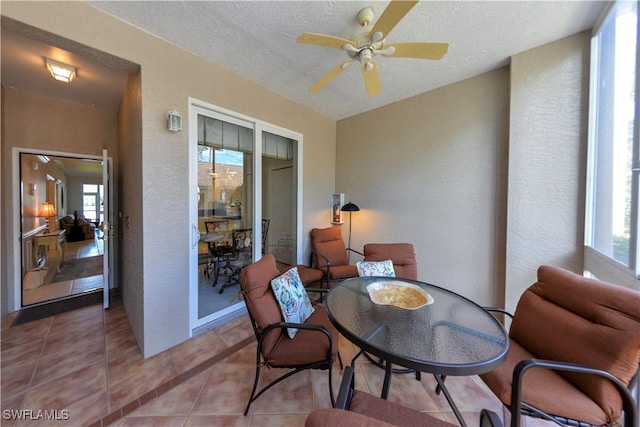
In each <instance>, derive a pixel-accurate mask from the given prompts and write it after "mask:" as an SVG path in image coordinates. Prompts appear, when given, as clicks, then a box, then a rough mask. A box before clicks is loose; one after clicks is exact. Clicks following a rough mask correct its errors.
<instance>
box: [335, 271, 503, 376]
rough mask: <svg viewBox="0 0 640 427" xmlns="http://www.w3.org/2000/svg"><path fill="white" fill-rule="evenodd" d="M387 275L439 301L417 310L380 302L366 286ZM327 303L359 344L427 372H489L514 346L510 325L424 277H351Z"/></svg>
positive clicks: (344, 331) (344, 330) (345, 332)
mask: <svg viewBox="0 0 640 427" xmlns="http://www.w3.org/2000/svg"><path fill="white" fill-rule="evenodd" d="M385 280H393V281H396V282H397V281H399V280H400V281H402V282H405V283H411V284H414V285H418V286H420V287H421V288H422V289H424V290H425V291H426V292H427V293H428V294H429V295H431V297H432V298H433V300H434V301H433V303H432V304H429V305H425V306H424V307H421V308H418V309H416V310H407V309H402V308H397V307H392V306H388V305H377V304H374V303H373V302H372V301H371V299H370V298H369V293H368V292H367V289H366V287H367V285H369V284H371V283H374V282H380V281H385ZM326 306H327V311H328V312H329V316H330V318H331V320H332V321H333V322H334V324H335V325H336V327H337V328H338V330H339V331H340V332H341V333H342V334H343V335H345V336H346V337H347V338H348V339H350V340H351V341H352V342H354V343H355V344H356V345H360V346H361V347H362V348H363V349H364V350H366V351H369V352H371V353H373V354H375V355H377V356H380V357H383V358H385V359H386V360H390V361H392V362H393V363H398V364H402V365H403V366H408V367H411V368H415V369H420V370H423V371H426V372H434V373H442V374H451V375H456V374H459V375H468V374H478V373H483V372H486V371H489V370H491V369H494V368H495V367H496V366H498V365H499V364H500V363H501V362H502V360H503V359H504V357H505V355H506V352H507V348H508V339H507V333H506V331H505V329H504V328H503V326H502V325H501V324H500V322H498V321H497V320H496V319H495V318H494V317H493V316H492V315H491V314H490V313H488V312H487V311H486V310H484V309H483V308H482V307H480V306H479V305H477V304H475V303H473V302H472V301H470V300H468V299H466V298H464V297H462V296H460V295H458V294H456V293H454V292H451V291H448V290H446V289H443V288H440V287H437V286H433V285H430V284H427V283H423V282H416V281H411V280H405V279H397V278H392V279H385V278H381V277H377V278H375V277H357V278H353V279H347V280H344V281H342V282H340V283H339V284H337V285H335V286H334V287H332V289H331V291H330V292H329V294H328V295H327V301H326ZM404 362H407V363H404Z"/></svg>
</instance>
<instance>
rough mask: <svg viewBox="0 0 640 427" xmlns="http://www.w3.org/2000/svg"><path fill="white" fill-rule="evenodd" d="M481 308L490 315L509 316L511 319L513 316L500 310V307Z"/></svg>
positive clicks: (502, 309)
mask: <svg viewBox="0 0 640 427" xmlns="http://www.w3.org/2000/svg"><path fill="white" fill-rule="evenodd" d="M482 308H484V309H485V310H487V311H488V312H490V313H502V314H504V315H505V316H509V317H510V318H512V319H513V314H511V313H510V312H508V311H507V310H505V309H504V308H500V307H482Z"/></svg>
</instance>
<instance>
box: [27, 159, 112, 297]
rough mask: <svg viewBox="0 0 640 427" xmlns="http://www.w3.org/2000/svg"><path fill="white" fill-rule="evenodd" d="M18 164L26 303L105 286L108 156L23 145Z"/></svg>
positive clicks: (80, 294) (99, 288) (91, 291)
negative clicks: (103, 226) (25, 149)
mask: <svg viewBox="0 0 640 427" xmlns="http://www.w3.org/2000/svg"><path fill="white" fill-rule="evenodd" d="M17 166H18V168H19V169H18V170H19V175H18V177H19V182H18V183H16V185H19V186H20V191H19V201H20V203H19V205H20V206H19V216H20V221H19V224H20V230H19V233H20V234H19V235H20V237H21V239H20V257H17V258H16V259H17V261H19V262H20V267H19V268H18V267H17V266H16V271H19V272H20V278H21V280H20V293H19V294H20V307H21V308H27V307H33V306H37V305H42V304H49V303H52V302H56V301H60V300H63V299H68V298H73V297H77V296H86V295H87V294H88V293H97V292H103V289H104V286H105V276H106V272H105V268H104V263H103V261H104V251H105V243H104V240H103V239H102V238H103V231H102V229H101V227H100V226H101V220H100V216H96V215H93V216H91V215H90V213H91V212H92V213H94V214H96V213H101V212H102V211H101V209H100V206H103V205H104V204H105V202H106V197H107V194H106V192H105V187H104V180H103V161H102V159H98V158H88V157H86V158H85V157H75V156H72V155H69V156H66V155H59V154H55V155H54V154H50V153H39V152H23V151H21V152H19V154H18V165H17ZM87 191H89V192H90V193H89V194H85V193H86V192H87ZM87 195H88V196H89V197H88V198H87ZM90 200H93V201H94V204H91V203H88V202H89V201H90ZM102 218H103V219H104V216H103V217H102ZM107 250H108V249H107ZM107 270H108V269H107Z"/></svg>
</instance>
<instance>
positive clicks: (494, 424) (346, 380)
mask: <svg viewBox="0 0 640 427" xmlns="http://www.w3.org/2000/svg"><path fill="white" fill-rule="evenodd" d="M354 393H355V374H354V369H353V366H352V365H347V366H346V367H345V368H344V374H343V376H342V381H341V382H340V390H339V391H338V397H337V398H336V403H335V405H333V408H334V409H343V410H345V411H348V410H349V408H350V406H351V399H352V398H353V395H354ZM359 393H364V392H359ZM480 427H503V423H502V420H501V419H500V417H499V416H498V414H496V413H495V412H493V411H489V410H487V409H482V410H481V411H480Z"/></svg>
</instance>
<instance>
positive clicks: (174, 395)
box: [131, 369, 211, 417]
mask: <svg viewBox="0 0 640 427" xmlns="http://www.w3.org/2000/svg"><path fill="white" fill-rule="evenodd" d="M210 373H211V370H210V369H208V370H206V371H204V372H201V373H199V374H198V375H195V376H193V377H192V378H190V379H189V380H187V381H185V382H183V383H182V384H180V385H178V386H177V387H176V388H174V389H172V390H169V391H168V392H166V393H164V394H162V395H160V396H158V397H156V398H155V399H153V400H151V401H150V402H148V403H146V404H145V405H143V406H142V407H140V408H138V409H136V410H135V411H134V412H132V413H131V415H132V416H136V417H141V416H142V417H148V416H167V415H181V416H182V415H184V416H187V415H189V414H190V413H191V410H192V409H193V405H194V404H195V401H196V399H197V398H198V396H199V395H200V392H201V391H202V387H203V386H204V384H205V382H206V381H207V378H208V377H209V374H210Z"/></svg>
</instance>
